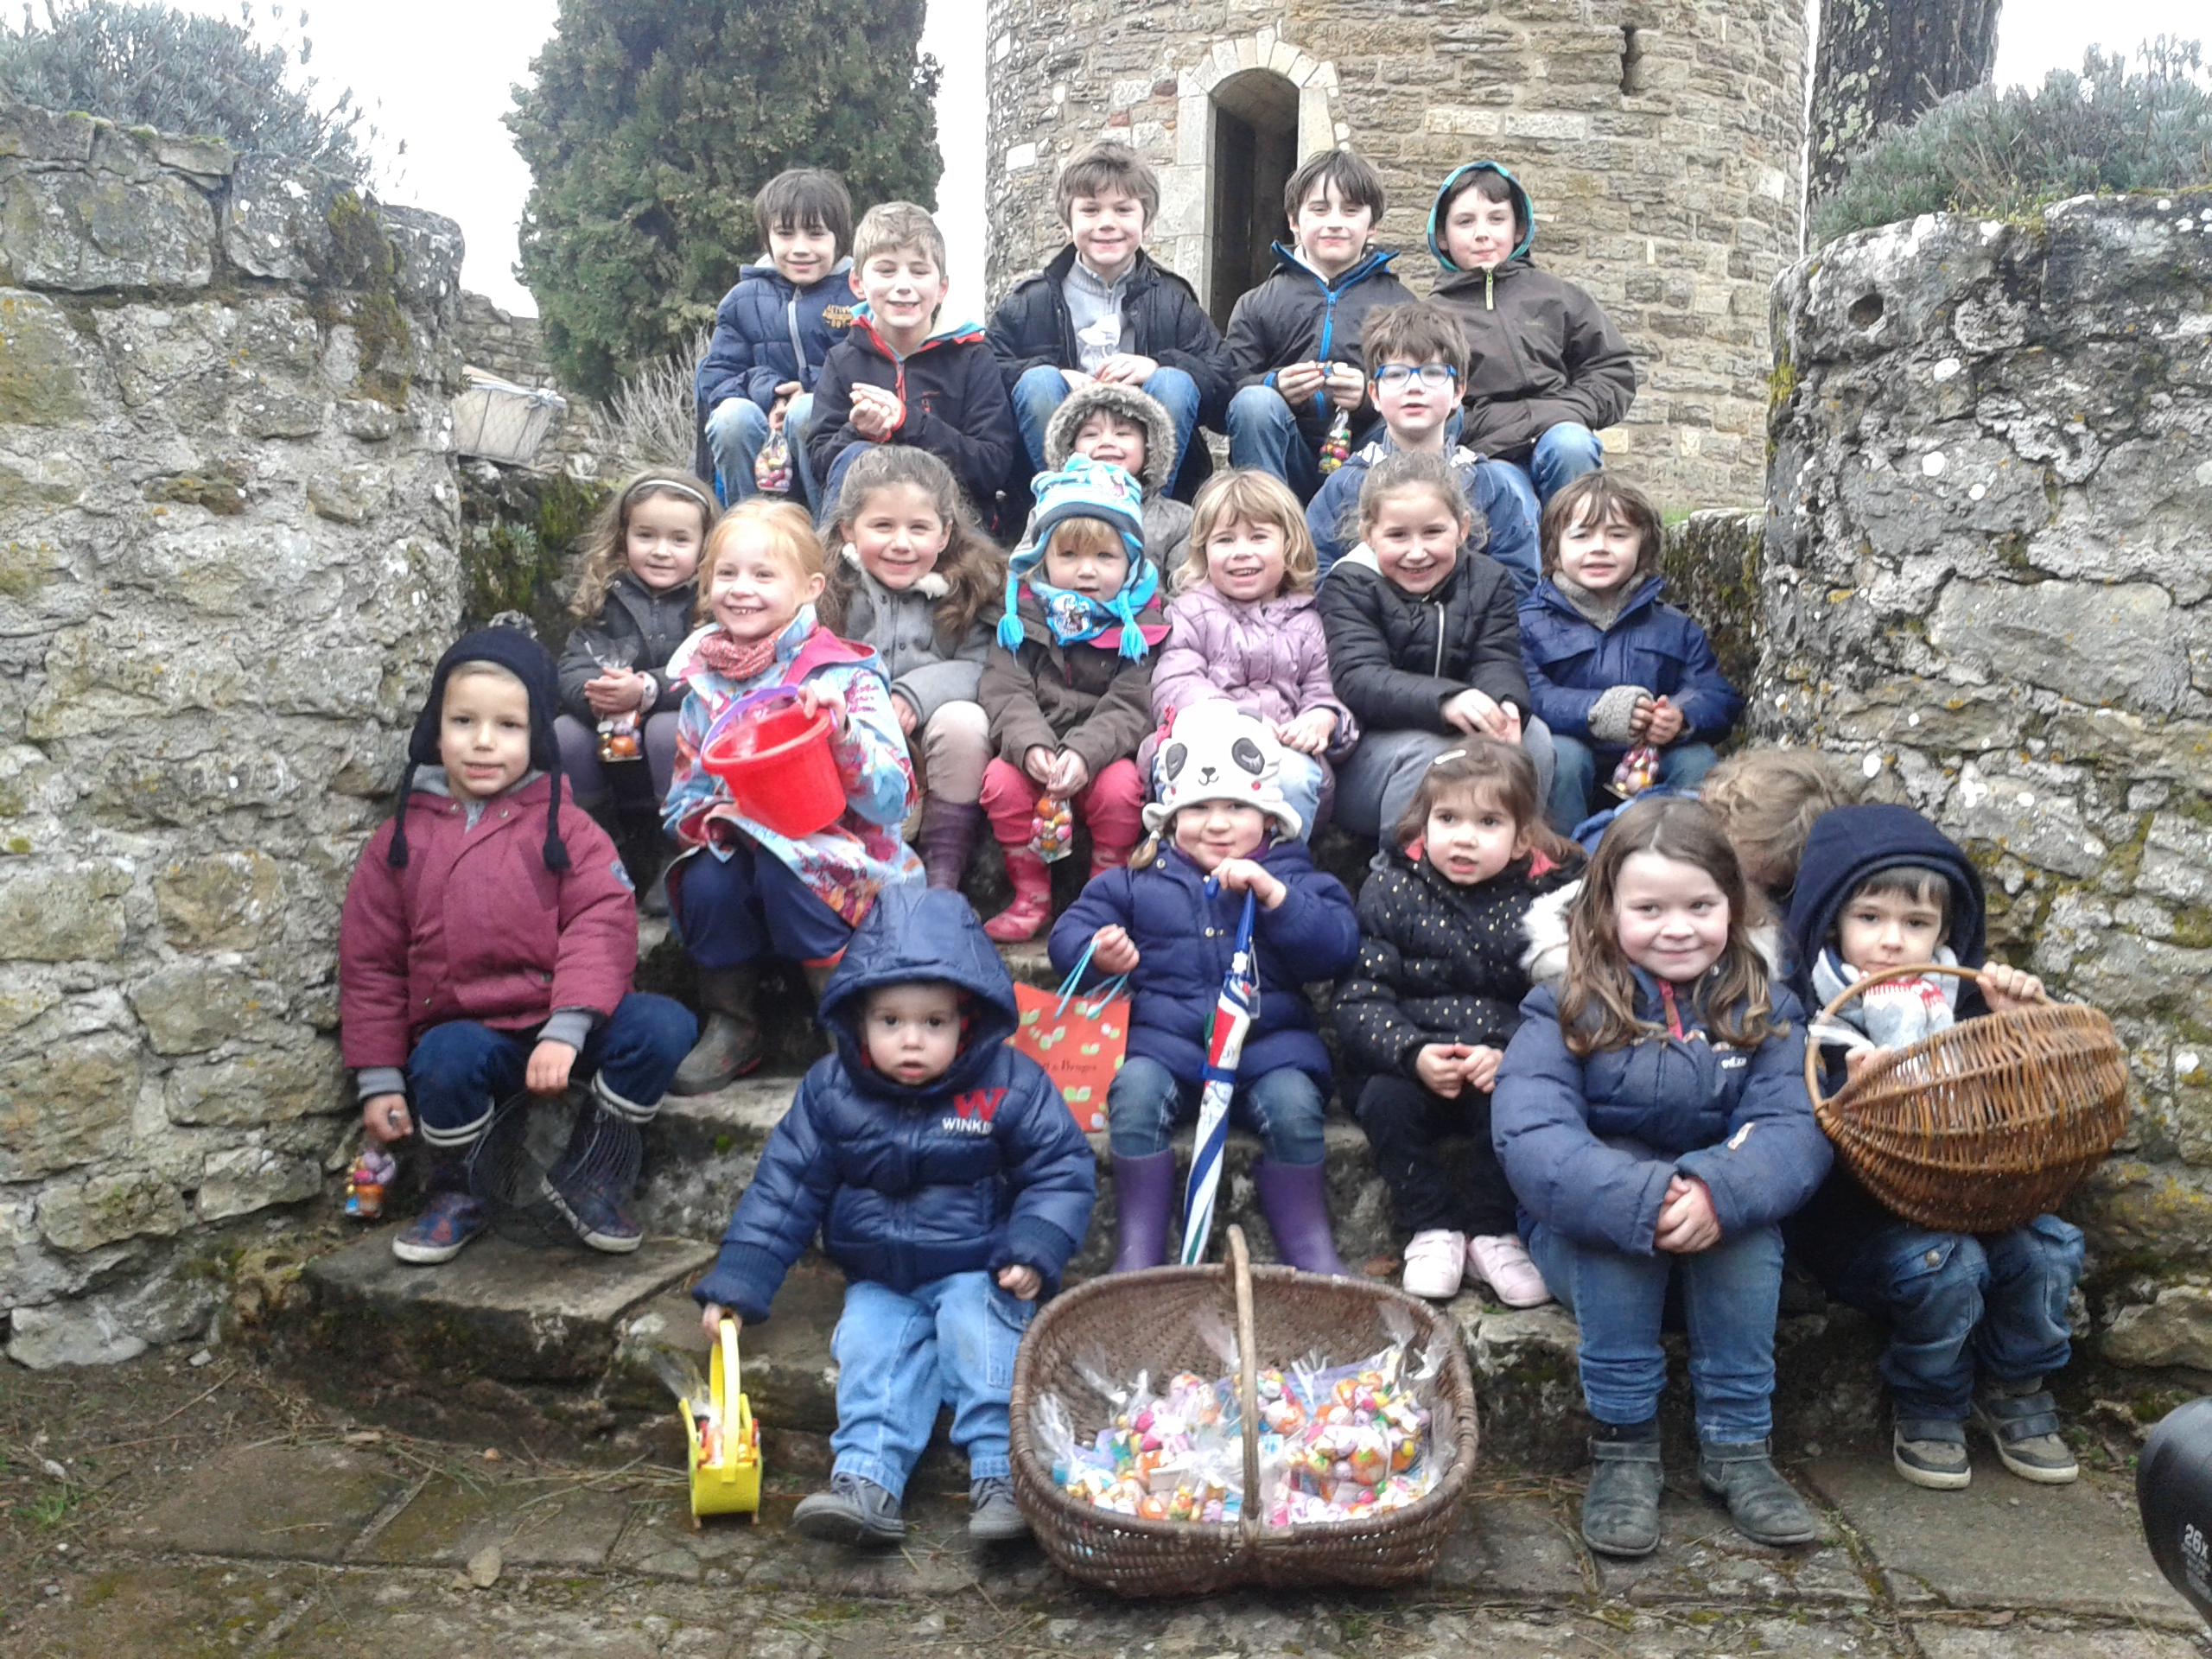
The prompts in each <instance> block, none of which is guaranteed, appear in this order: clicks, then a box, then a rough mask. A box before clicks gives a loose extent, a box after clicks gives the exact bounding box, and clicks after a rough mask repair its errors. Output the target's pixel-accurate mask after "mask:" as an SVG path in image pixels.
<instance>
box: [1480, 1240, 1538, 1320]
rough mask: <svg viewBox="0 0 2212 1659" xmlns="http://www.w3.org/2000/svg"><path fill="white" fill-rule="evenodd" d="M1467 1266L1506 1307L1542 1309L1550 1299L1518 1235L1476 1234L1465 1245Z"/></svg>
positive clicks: (1526, 1248)
mask: <svg viewBox="0 0 2212 1659" xmlns="http://www.w3.org/2000/svg"><path fill="white" fill-rule="evenodd" d="M1467 1265H1468V1267H1470V1268H1472V1269H1473V1270H1474V1274H1475V1276H1476V1277H1477V1278H1478V1279H1480V1280H1481V1281H1483V1282H1484V1284H1486V1285H1488V1286H1489V1287H1491V1290H1492V1291H1493V1292H1495V1293H1496V1294H1497V1300H1499V1301H1501V1302H1503V1303H1504V1304H1505V1305H1506V1306H1508V1307H1541V1306H1543V1305H1544V1304H1545V1303H1546V1302H1548V1301H1549V1300H1551V1299H1552V1293H1551V1287H1549V1286H1548V1285H1546V1284H1545V1283H1544V1275H1543V1274H1541V1273H1539V1272H1537V1271H1536V1264H1535V1262H1533V1261H1531V1260H1530V1259H1529V1248H1528V1246H1527V1245H1525V1244H1523V1243H1522V1242H1521V1240H1520V1236H1518V1235H1517V1234H1514V1233H1478V1234H1476V1235H1475V1236H1474V1237H1472V1238H1471V1239H1469V1240H1468V1241H1467Z"/></svg>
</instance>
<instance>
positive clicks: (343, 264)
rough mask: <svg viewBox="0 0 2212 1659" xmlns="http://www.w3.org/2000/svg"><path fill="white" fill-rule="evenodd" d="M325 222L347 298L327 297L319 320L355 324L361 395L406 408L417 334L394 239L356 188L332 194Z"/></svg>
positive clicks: (333, 276)
mask: <svg viewBox="0 0 2212 1659" xmlns="http://www.w3.org/2000/svg"><path fill="white" fill-rule="evenodd" d="M324 223H325V224H326V226H327V227H328V229H329V232H330V263H329V265H328V267H327V270H326V272H325V275H326V277H327V278H328V279H329V281H330V282H331V283H334V284H335V285H336V286H337V287H338V288H339V289H343V290H344V294H343V296H342V300H343V302H342V303H340V297H341V296H339V295H337V294H330V295H328V296H327V297H325V298H324V302H323V306H322V307H321V308H320V310H319V315H318V321H322V322H323V323H324V326H325V327H329V326H331V325H332V324H334V323H336V322H344V323H346V324H347V325H349V326H350V327H352V328H353V339H354V346H355V349H356V350H357V352H358V353H359V365H360V366H359V369H358V370H357V371H356V374H355V385H356V387H357V389H358V390H359V391H360V393H361V395H362V396H363V397H372V398H374V399H376V401H377V402H378V403H380V404H390V405H391V407H392V408H394V409H403V408H404V407H405V406H406V404H407V391H408V387H409V386H410V384H411V383H412V379H413V377H412V375H411V374H410V372H409V369H408V366H407V365H408V362H409V359H410V358H411V357H412V356H413V354H414V349H415V335H414V331H413V330H412V329H411V328H410V327H409V326H408V322H407V313H406V312H405V311H404V310H402V309H401V308H400V304H399V291H398V288H397V284H396V283H395V282H394V280H393V277H394V273H395V272H396V270H397V268H398V259H397V255H395V254H394V252H393V251H392V246H391V238H389V237H387V236H385V232H384V224H383V221H382V220H381V219H378V215H377V210H376V208H375V207H373V206H372V205H370V204H369V203H366V202H365V201H363V200H361V198H360V197H359V195H358V194H355V193H354V192H353V191H351V190H341V191H340V192H339V193H338V194H337V195H336V196H334V197H333V198H332V200H331V203H330V211H329V212H328V213H327V214H326V215H325V216H324Z"/></svg>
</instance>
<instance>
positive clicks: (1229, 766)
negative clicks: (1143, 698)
mask: <svg viewBox="0 0 2212 1659" xmlns="http://www.w3.org/2000/svg"><path fill="white" fill-rule="evenodd" d="M1152 781H1153V783H1154V786H1155V788H1156V789H1157V790H1158V791H1159V795H1160V798H1159V799H1158V800H1156V801H1154V802H1153V803H1152V804H1151V805H1149V806H1147V807H1146V808H1145V810H1144V827H1145V828H1146V829H1148V830H1150V831H1151V832H1152V833H1153V834H1154V835H1158V834H1160V831H1161V830H1162V829H1165V828H1166V825H1167V823H1169V821H1170V820H1171V819H1173V817H1174V816H1175V814H1176V813H1177V812H1178V811H1179V810H1181V809H1182V808H1184V807H1186V806H1195V805H1197V804H1198V803H1199V802H1200V801H1233V802H1235V803H1236V804H1237V805H1238V806H1256V807H1258V808H1259V809H1260V810H1261V811H1262V812H1264V813H1266V814H1267V815H1268V817H1271V818H1273V819H1274V821H1275V822H1276V823H1278V824H1280V825H1281V826H1282V832H1283V834H1284V835H1286V836H1290V837H1292V838H1294V839H1295V838H1296V837H1297V836H1300V835H1302V834H1303V833H1304V832H1305V829H1306V826H1305V824H1304V823H1301V822H1300V819H1299V816H1298V812H1297V810H1296V809H1295V808H1294V807H1293V806H1292V805H1291V804H1290V803H1289V802H1288V801H1287V800H1285V799H1284V798H1283V792H1282V745H1281V743H1280V742H1278V741H1276V740H1275V734H1274V733H1273V732H1271V731H1269V730H1268V728H1266V727H1265V726H1264V725H1262V723H1261V722H1260V721H1256V720H1255V719H1253V718H1252V716H1251V715H1248V714H1245V713H1244V712H1243V710H1241V709H1238V708H1237V707H1236V704H1235V703H1233V702H1230V701H1229V700H1228V699H1227V698H1225V697H1208V698H1206V699H1205V701H1203V702H1194V703H1192V705H1191V706H1190V707H1189V708H1187V709H1177V710H1176V711H1175V718H1174V719H1173V721H1170V722H1169V723H1168V727H1167V734H1166V736H1165V737H1163V738H1161V739H1160V753H1159V758H1158V759H1157V760H1154V762H1153V779H1152Z"/></svg>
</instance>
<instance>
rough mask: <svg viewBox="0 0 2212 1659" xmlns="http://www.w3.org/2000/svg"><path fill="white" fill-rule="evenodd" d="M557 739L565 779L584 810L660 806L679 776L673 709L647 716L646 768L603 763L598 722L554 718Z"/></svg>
mask: <svg viewBox="0 0 2212 1659" xmlns="http://www.w3.org/2000/svg"><path fill="white" fill-rule="evenodd" d="M553 735H554V737H555V738H556V739H557V740H558V741H559V742H560V745H561V772H562V774H563V776H564V777H566V778H567V779H568V780H569V791H570V792H571V793H573V794H574V795H575V798H576V804H577V805H578V806H581V807H582V808H583V810H585V811H587V812H596V811H598V810H601V808H602V807H605V806H607V805H608V804H613V803H618V802H619V803H620V804H623V805H630V804H637V805H641V806H653V807H658V805H659V804H660V803H661V802H663V801H665V800H666V799H667V798H668V783H669V779H671V778H673V777H674V776H675V775H676V710H675V709H668V710H667V711H666V712H664V713H659V714H649V715H646V716H645V744H644V747H645V765H644V766H639V765H638V763H637V762H636V761H634V760H614V761H606V760H601V759H600V758H599V728H598V725H597V723H596V722H594V723H593V724H591V725H586V724H585V723H584V722H583V721H581V720H578V719H577V718H576V717H575V715H555V716H554V717H553Z"/></svg>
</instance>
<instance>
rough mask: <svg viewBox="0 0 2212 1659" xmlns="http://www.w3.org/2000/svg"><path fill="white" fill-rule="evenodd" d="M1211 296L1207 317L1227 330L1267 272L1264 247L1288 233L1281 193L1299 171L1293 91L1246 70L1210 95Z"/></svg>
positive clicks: (1277, 78)
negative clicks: (1240, 303)
mask: <svg viewBox="0 0 2212 1659" xmlns="http://www.w3.org/2000/svg"><path fill="white" fill-rule="evenodd" d="M1213 104H1214V111H1213V155H1212V157H1211V160H1212V163H1213V169H1212V170H1213V200H1212V201H1211V204H1210V208H1209V211H1210V215H1211V216H1210V219H1209V234H1210V236H1211V238H1212V245H1213V282H1212V289H1213V291H1212V293H1211V294H1210V295H1208V296H1207V305H1206V309H1207V310H1208V311H1209V312H1211V314H1212V316H1213V321H1214V326H1215V327H1217V328H1226V327H1228V326H1229V313H1230V308H1232V307H1234V306H1235V305H1236V302H1237V299H1238V297H1239V296H1242V295H1243V293H1244V292H1245V291H1246V290H1247V289H1250V288H1252V287H1253V286H1254V285H1255V284H1256V283H1261V282H1263V281H1265V280H1266V278H1267V276H1268V271H1269V270H1272V269H1274V255H1273V254H1271V253H1269V252H1268V245H1269V244H1270V243H1272V242H1274V240H1275V239H1276V238H1278V237H1282V236H1285V235H1286V234H1287V226H1285V224H1284V222H1283V213H1282V190H1283V186H1284V185H1286V184H1287V183H1288V182H1289V181H1290V175H1291V174H1292V173H1294V172H1295V171H1296V170H1297V168H1298V88H1297V87H1296V86H1293V85H1292V84H1291V83H1290V82H1289V81H1288V80H1287V79H1284V78H1283V77H1282V76H1281V75H1279V74H1276V73H1274V71H1273V70H1270V69H1247V70H1244V71H1243V72H1242V73H1238V74H1234V75H1231V76H1230V77H1229V79H1226V80H1224V81H1223V82H1222V83H1221V84H1220V85H1218V86H1216V87H1215V88H1214V89H1213Z"/></svg>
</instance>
